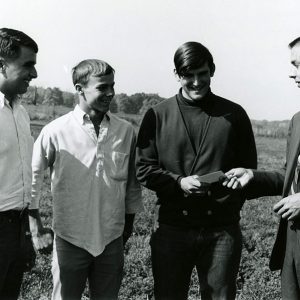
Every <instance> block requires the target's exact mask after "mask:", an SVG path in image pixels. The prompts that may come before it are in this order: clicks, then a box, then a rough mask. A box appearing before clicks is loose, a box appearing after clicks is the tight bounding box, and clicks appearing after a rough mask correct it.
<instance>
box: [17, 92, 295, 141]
mask: <svg viewBox="0 0 300 300" xmlns="http://www.w3.org/2000/svg"><path fill="white" fill-rule="evenodd" d="M21 98H22V101H23V103H26V104H29V105H35V106H38V105H46V106H52V107H55V106H65V107H69V108H72V107H74V106H75V104H77V103H78V95H77V94H76V93H71V92H66V91H62V90H60V89H59V88H58V87H54V88H50V87H48V88H43V87H36V86H30V87H29V88H28V90H27V92H26V93H25V94H23V95H22V96H21ZM164 99H165V98H162V97H160V96H159V95H158V94H146V93H135V94H133V95H127V94H125V93H121V94H116V95H115V97H114V99H113V100H112V102H111V105H110V110H111V112H113V113H120V114H121V115H122V117H124V118H125V119H127V120H128V121H132V122H133V123H135V124H134V125H136V126H138V125H139V122H140V119H141V117H142V116H143V115H144V114H145V112H146V111H147V110H148V109H149V108H150V107H152V106H154V105H156V104H158V103H159V102H161V101H163V100H164ZM128 115H136V117H135V118H131V117H130V116H128ZM251 123H252V128H253V132H254V135H255V136H266V137H273V138H285V137H286V136H287V132H288V125H289V121H287V120H284V121H266V120H262V121H258V120H251Z"/></svg>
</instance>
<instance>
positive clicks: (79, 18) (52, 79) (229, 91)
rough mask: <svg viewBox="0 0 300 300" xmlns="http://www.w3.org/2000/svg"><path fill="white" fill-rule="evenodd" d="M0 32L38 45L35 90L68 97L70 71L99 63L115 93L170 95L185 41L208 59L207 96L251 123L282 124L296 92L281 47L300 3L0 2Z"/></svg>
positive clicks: (295, 26) (297, 103)
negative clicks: (110, 75)
mask: <svg viewBox="0 0 300 300" xmlns="http://www.w3.org/2000/svg"><path fill="white" fill-rule="evenodd" d="M0 3H1V16H0V20H1V22H0V24H1V27H11V28H15V29H19V30H22V31H24V32H26V33H27V34H29V35H30V36H32V37H33V38H34V39H35V40H36V42H37V43H38V44H39V53H38V62H37V71H38V75H39V77H38V79H36V80H34V81H33V83H32V84H33V85H37V86H43V87H48V86H49V87H54V86H56V87H59V88H61V89H62V90H67V91H74V90H73V86H72V82H71V74H70V71H71V69H72V67H73V66H74V65H75V64H77V63H78V62H79V61H81V60H83V59H87V58H99V59H103V60H105V61H107V62H108V63H110V64H111V65H112V66H113V67H114V68H115V70H116V86H115V89H116V93H126V94H128V95H131V94H134V93H136V92H146V93H158V94H159V95H160V96H162V97H170V96H173V95H174V94H175V93H176V92H177V90H178V88H179V86H178V82H177V81H176V80H175V78H174V76H173V68H174V67H173V55H174V52H175V51H176V49H177V48H178V47H179V46H180V45H181V44H183V43H184V42H187V41H199V42H201V43H203V44H204V45H205V46H207V47H208V48H209V49H210V50H211V52H212V54H213V56H214V59H215V63H216V73H215V76H214V78H213V80H212V90H213V92H214V93H216V94H218V95H220V96H223V97H226V98H228V99H230V100H233V101H234V102H237V103H239V104H241V105H242V106H243V107H244V108H245V109H246V111H247V112H248V114H249V116H250V118H252V119H267V120H283V119H290V118H291V117H292V115H293V114H294V113H295V112H297V111H298V110H300V89H299V88H297V87H296V85H295V83H294V82H293V81H292V80H291V79H289V78H288V74H289V71H290V63H289V56H290V53H289V50H288V48H287V45H288V43H289V42H290V41H291V40H293V39H294V38H295V37H297V36H300V18H299V16H300V1H299V0H284V1H283V0H249V1H248V0H105V1H103V0H81V1H80V0H26V1H25V0H9V1H8V0H0Z"/></svg>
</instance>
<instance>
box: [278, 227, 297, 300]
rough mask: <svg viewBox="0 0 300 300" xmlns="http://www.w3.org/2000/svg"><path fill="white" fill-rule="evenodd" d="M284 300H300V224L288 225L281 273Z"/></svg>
mask: <svg viewBox="0 0 300 300" xmlns="http://www.w3.org/2000/svg"><path fill="white" fill-rule="evenodd" d="M281 291H282V298H283V299H284V300H299V299H300V224H294V223H292V222H289V223H288V226H287V241H286V251H285V257H284V262H283V268H282V272H281Z"/></svg>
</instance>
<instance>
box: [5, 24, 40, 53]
mask: <svg viewBox="0 0 300 300" xmlns="http://www.w3.org/2000/svg"><path fill="white" fill-rule="evenodd" d="M21 46H24V47H28V48H31V49H32V50H33V51H34V52H35V53H37V52H38V45H37V44H36V42H35V41H34V40H33V39H32V38H31V37H29V36H28V35H27V34H25V33H24V32H22V31H18V30H15V29H10V28H0V57H3V58H17V57H19V55H20V48H21Z"/></svg>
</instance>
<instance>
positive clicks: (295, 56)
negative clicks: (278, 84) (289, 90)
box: [289, 43, 300, 88]
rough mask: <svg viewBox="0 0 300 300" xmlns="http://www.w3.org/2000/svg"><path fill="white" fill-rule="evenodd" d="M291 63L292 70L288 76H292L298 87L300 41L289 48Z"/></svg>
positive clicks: (299, 76) (299, 83)
mask: <svg viewBox="0 0 300 300" xmlns="http://www.w3.org/2000/svg"><path fill="white" fill-rule="evenodd" d="M291 64H292V70H291V74H290V76H289V77H290V78H293V79H294V80H295V82H296V84H297V86H298V87H299V88H300V43H297V44H296V45H295V46H294V47H293V48H292V49H291Z"/></svg>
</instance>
